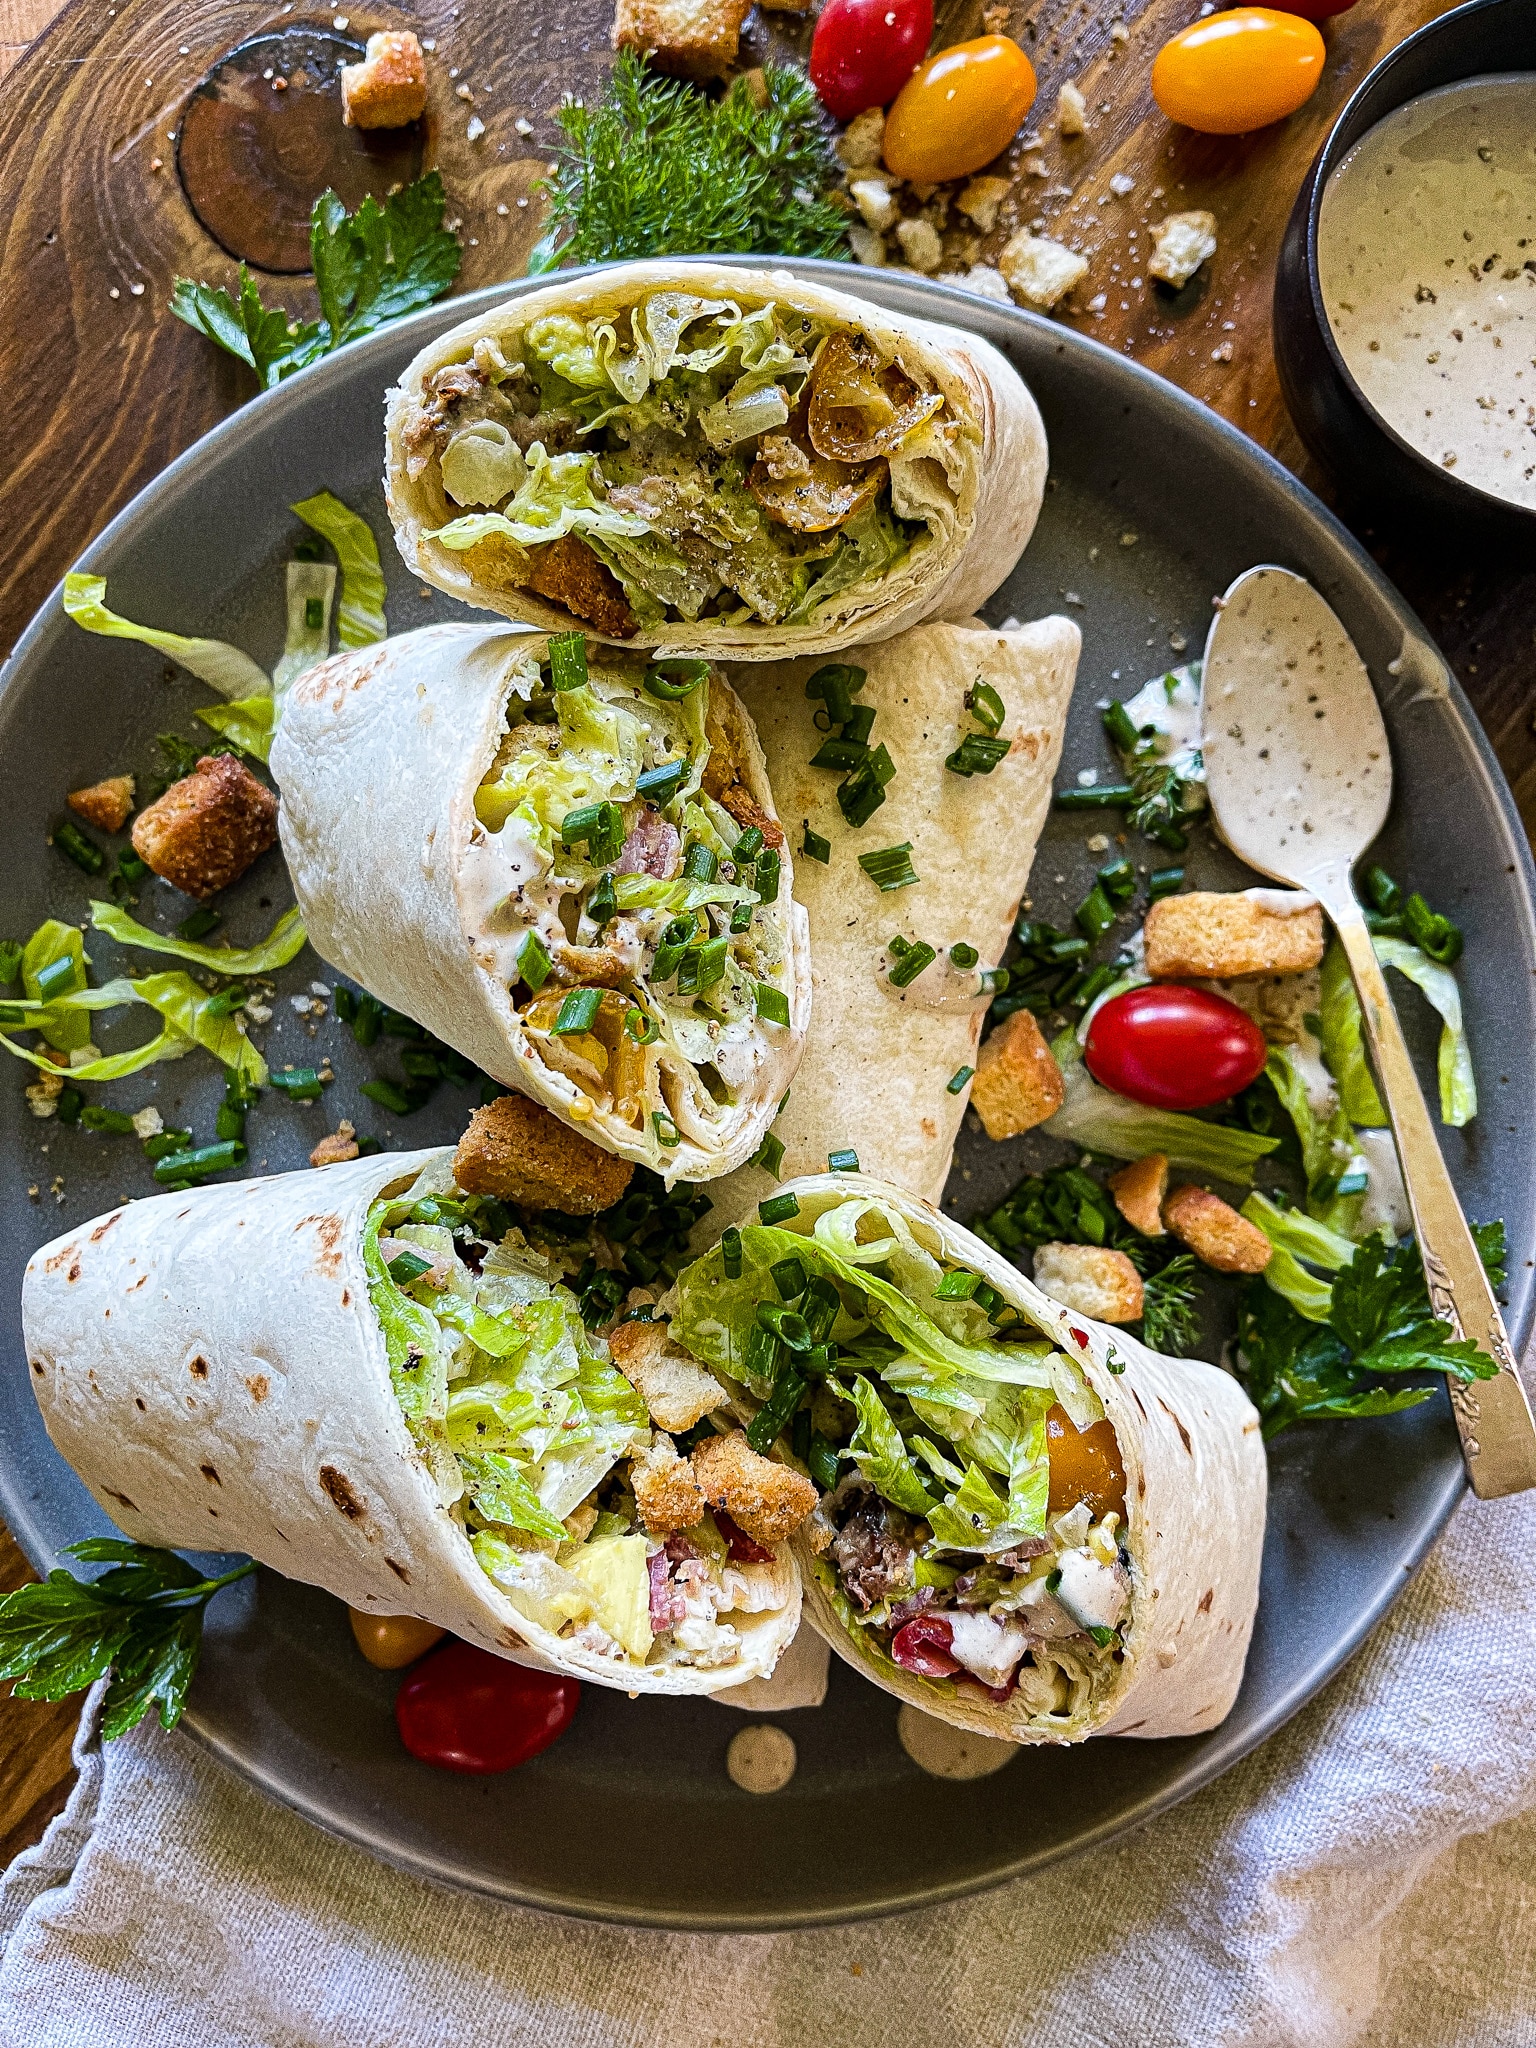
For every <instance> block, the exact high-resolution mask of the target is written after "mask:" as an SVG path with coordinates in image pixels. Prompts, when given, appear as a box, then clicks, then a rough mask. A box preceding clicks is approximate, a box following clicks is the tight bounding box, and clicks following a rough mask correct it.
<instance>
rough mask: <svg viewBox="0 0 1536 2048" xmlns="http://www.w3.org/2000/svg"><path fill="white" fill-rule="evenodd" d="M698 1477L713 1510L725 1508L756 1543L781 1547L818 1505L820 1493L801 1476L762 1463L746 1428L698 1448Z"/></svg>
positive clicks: (767, 1461) (695, 1460)
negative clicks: (785, 1539)
mask: <svg viewBox="0 0 1536 2048" xmlns="http://www.w3.org/2000/svg"><path fill="white" fill-rule="evenodd" d="M693 1476H694V1478H695V1479H696V1480H697V1481H698V1483H699V1485H700V1487H701V1488H702V1489H703V1493H704V1498H705V1499H706V1500H707V1501H708V1502H709V1504H710V1506H711V1507H712V1508H724V1510H725V1512H726V1513H727V1514H728V1515H729V1516H730V1518H731V1520H732V1521H733V1522H734V1523H735V1524H736V1526H737V1528H738V1529H740V1530H742V1531H743V1532H744V1533H745V1534H746V1535H748V1536H750V1537H751V1539H752V1541H753V1542H754V1543H763V1544H769V1543H782V1542H783V1540H784V1538H785V1537H786V1536H788V1535H789V1534H790V1532H791V1531H792V1530H795V1529H798V1528H799V1526H800V1524H801V1523H802V1522H803V1521H804V1520H805V1518H806V1516H807V1515H808V1514H809V1513H810V1512H811V1510H812V1508H814V1507H815V1505H816V1489H815V1487H814V1486H813V1485H812V1484H811V1482H810V1480H809V1479H807V1478H806V1477H805V1476H804V1475H803V1474H802V1473H799V1472H793V1471H791V1470H790V1468H789V1466H788V1465H776V1464H775V1463H774V1461H773V1460H772V1458H760V1457H759V1456H758V1454H757V1452H756V1451H754V1450H753V1448H752V1446H751V1445H750V1444H749V1443H748V1442H747V1433H746V1431H745V1430H744V1429H733V1430H732V1431H731V1433H730V1435H729V1436H715V1437H711V1438H710V1439H709V1441H708V1442H707V1443H702V1444H699V1445H697V1446H696V1448H695V1450H694V1453H693Z"/></svg>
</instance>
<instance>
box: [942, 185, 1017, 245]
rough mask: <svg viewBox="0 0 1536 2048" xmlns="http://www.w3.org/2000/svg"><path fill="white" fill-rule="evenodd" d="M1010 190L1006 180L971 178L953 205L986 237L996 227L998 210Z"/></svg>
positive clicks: (1010, 187) (1010, 186)
mask: <svg viewBox="0 0 1536 2048" xmlns="http://www.w3.org/2000/svg"><path fill="white" fill-rule="evenodd" d="M1012 189H1013V187H1012V185H1011V184H1010V182H1009V180H1008V179H1007V178H972V179H971V181H970V183H969V184H968V185H966V186H965V187H964V189H963V190H962V191H961V193H960V196H959V198H958V199H957V200H956V201H955V204H956V206H958V207H959V209H960V211H961V212H962V213H963V214H964V215H965V216H966V218H967V219H968V220H972V221H974V222H975V223H976V225H977V227H979V228H980V229H981V232H982V233H983V234H984V235H987V234H990V233H991V232H992V230H993V228H995V227H996V226H997V215H998V209H999V208H1000V207H1001V206H1002V203H1003V201H1004V200H1005V199H1006V198H1007V197H1008V194H1009V193H1010V192H1011V191H1012Z"/></svg>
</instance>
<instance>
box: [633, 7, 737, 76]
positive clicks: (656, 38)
mask: <svg viewBox="0 0 1536 2048" xmlns="http://www.w3.org/2000/svg"><path fill="white" fill-rule="evenodd" d="M751 9H752V0H619V4H618V8H617V10H616V11H615V13H614V17H613V37H612V41H613V47H614V48H615V49H616V50H639V51H640V52H641V53H642V54H643V55H645V56H648V57H649V58H650V60H651V62H652V63H653V64H654V65H655V66H656V69H657V70H658V71H668V72H670V73H671V74H672V75H673V77H675V78H692V79H698V80H704V79H711V78H723V77H724V76H725V74H726V72H727V71H729V70H730V68H731V66H732V65H733V64H734V63H735V62H736V52H737V49H738V47H739V46H740V42H741V24H742V23H743V22H744V21H745V20H746V18H747V16H748V14H749V13H750V12H751Z"/></svg>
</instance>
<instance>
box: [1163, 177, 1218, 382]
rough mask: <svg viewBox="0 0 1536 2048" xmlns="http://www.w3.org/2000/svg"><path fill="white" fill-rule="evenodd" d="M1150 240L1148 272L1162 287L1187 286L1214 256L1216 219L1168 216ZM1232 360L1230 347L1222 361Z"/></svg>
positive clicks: (1203, 214)
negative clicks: (1160, 280) (1150, 251)
mask: <svg viewBox="0 0 1536 2048" xmlns="http://www.w3.org/2000/svg"><path fill="white" fill-rule="evenodd" d="M1152 239H1153V244H1154V247H1153V251H1152V254H1151V256H1150V257H1149V258H1148V260H1147V269H1148V271H1149V272H1150V273H1151V274H1152V276H1153V277H1159V278H1161V279H1162V281H1163V283H1164V284H1171V285H1173V286H1174V287H1175V288H1177V287H1179V286H1181V285H1186V284H1188V283H1189V280H1190V279H1191V278H1192V277H1193V276H1194V274H1195V272H1196V271H1197V270H1198V269H1199V268H1200V266H1201V264H1202V263H1204V262H1205V261H1206V260H1207V259H1208V258H1209V257H1211V256H1214V255H1215V254H1216V216H1215V214H1214V213H1206V212H1204V211H1203V210H1196V211H1193V212H1190V213H1170V214H1169V216H1168V218H1167V219H1166V220H1160V221H1159V222H1158V224H1157V226H1156V227H1155V228H1154V229H1153V230H1152ZM1231 359H1232V358H1231V351H1230V346H1229V347H1228V353H1227V356H1226V357H1225V360H1226V361H1228V362H1230V361H1231Z"/></svg>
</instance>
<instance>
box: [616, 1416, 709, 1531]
mask: <svg viewBox="0 0 1536 2048" xmlns="http://www.w3.org/2000/svg"><path fill="white" fill-rule="evenodd" d="M629 1477H630V1483H631V1485H632V1486H633V1487H634V1489H635V1505H636V1507H638V1508H639V1510H640V1519H641V1521H642V1522H643V1523H644V1524H645V1526H646V1528H647V1529H648V1530H649V1532H650V1533H651V1535H653V1536H675V1535H677V1534H678V1532H679V1531H680V1530H683V1529H691V1528H693V1527H694V1525H695V1524H696V1523H697V1522H698V1521H700V1520H701V1519H702V1517H703V1514H704V1496H703V1494H702V1493H701V1492H700V1491H699V1488H698V1484H697V1482H696V1481H695V1479H694V1476H693V1468H692V1466H691V1465H689V1464H688V1462H687V1461H686V1459H683V1458H680V1457H679V1456H678V1455H677V1446H676V1445H675V1444H674V1443H673V1441H672V1439H671V1437H669V1436H658V1437H657V1439H656V1441H655V1442H654V1443H653V1444H652V1445H651V1447H650V1449H649V1450H648V1451H647V1452H646V1453H645V1455H644V1456H643V1457H640V1458H636V1459H635V1461H634V1463H633V1464H632V1465H631V1466H630V1468H629Z"/></svg>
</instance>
